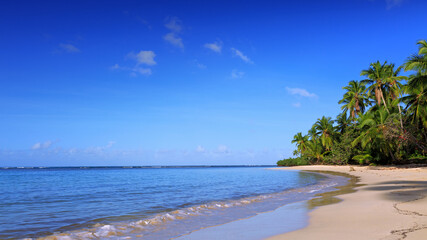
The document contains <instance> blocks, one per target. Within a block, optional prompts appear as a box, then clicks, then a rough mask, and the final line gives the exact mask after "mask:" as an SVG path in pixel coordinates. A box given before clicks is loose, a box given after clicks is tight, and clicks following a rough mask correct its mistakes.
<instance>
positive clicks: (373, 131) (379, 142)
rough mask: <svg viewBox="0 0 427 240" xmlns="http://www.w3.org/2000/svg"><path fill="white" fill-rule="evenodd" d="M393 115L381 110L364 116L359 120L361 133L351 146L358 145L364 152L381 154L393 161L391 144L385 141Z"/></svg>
mask: <svg viewBox="0 0 427 240" xmlns="http://www.w3.org/2000/svg"><path fill="white" fill-rule="evenodd" d="M394 115H395V114H389V113H388V112H387V111H385V110H384V109H382V108H380V109H378V110H376V111H370V112H368V113H366V114H364V116H362V117H361V118H360V125H359V128H360V129H362V133H361V134H360V136H359V137H357V138H356V139H355V140H354V141H353V142H352V146H353V147H354V146H356V145H357V144H360V145H361V147H362V149H363V150H365V151H368V152H374V153H377V154H378V153H381V154H383V155H385V156H391V157H392V158H393V160H395V157H394V154H393V152H392V143H390V142H389V141H387V140H386V135H387V131H390V127H389V124H390V123H391V122H392V121H393V119H394Z"/></svg>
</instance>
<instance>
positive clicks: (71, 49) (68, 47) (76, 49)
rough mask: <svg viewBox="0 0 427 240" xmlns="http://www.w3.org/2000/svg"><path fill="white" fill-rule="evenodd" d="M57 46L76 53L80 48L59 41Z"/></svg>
mask: <svg viewBox="0 0 427 240" xmlns="http://www.w3.org/2000/svg"><path fill="white" fill-rule="evenodd" d="M59 47H60V48H61V49H62V50H63V51H65V52H68V53H78V52H80V49H78V48H77V47H76V46H74V45H72V44H65V43H60V44H59Z"/></svg>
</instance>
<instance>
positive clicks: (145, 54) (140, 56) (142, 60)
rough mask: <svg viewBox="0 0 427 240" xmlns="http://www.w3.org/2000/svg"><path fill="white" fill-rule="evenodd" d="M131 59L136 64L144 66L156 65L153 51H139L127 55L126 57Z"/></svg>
mask: <svg viewBox="0 0 427 240" xmlns="http://www.w3.org/2000/svg"><path fill="white" fill-rule="evenodd" d="M128 56H129V57H131V58H134V59H135V60H136V62H137V64H138V65H139V64H145V65H149V66H153V65H156V61H154V57H156V54H155V53H154V52H153V51H140V52H139V53H137V54H135V53H133V52H132V53H129V55H128Z"/></svg>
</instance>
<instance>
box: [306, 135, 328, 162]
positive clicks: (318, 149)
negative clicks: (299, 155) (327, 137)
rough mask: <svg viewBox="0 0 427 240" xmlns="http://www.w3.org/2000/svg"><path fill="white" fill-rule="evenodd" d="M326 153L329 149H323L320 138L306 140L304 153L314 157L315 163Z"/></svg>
mask: <svg viewBox="0 0 427 240" xmlns="http://www.w3.org/2000/svg"><path fill="white" fill-rule="evenodd" d="M327 153H329V151H324V149H323V147H322V143H321V142H320V140H319V139H313V140H311V141H308V142H307V151H306V152H305V153H304V155H305V156H307V157H310V158H312V159H315V160H316V163H320V162H321V161H322V160H323V157H324V156H325V154H327Z"/></svg>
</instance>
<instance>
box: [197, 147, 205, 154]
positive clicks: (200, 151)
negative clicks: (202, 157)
mask: <svg viewBox="0 0 427 240" xmlns="http://www.w3.org/2000/svg"><path fill="white" fill-rule="evenodd" d="M205 151H206V149H205V148H204V147H202V146H200V145H199V146H197V148H196V152H198V153H203V152H205Z"/></svg>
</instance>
